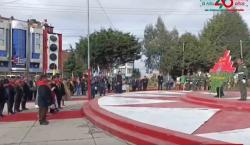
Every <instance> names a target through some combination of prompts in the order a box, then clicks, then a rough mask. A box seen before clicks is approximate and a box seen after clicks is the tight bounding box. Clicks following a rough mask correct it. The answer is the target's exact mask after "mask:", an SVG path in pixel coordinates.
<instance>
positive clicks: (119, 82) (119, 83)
mask: <svg viewBox="0 0 250 145" xmlns="http://www.w3.org/2000/svg"><path fill="white" fill-rule="evenodd" d="M116 83H117V93H120V94H121V93H122V75H121V71H119V72H118V74H117V76H116Z"/></svg>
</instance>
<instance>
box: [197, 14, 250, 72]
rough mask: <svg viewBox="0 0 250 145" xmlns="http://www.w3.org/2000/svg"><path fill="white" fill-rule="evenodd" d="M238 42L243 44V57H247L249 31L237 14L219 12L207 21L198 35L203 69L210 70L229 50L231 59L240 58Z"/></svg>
mask: <svg viewBox="0 0 250 145" xmlns="http://www.w3.org/2000/svg"><path fill="white" fill-rule="evenodd" d="M240 40H243V42H246V43H245V44H244V47H245V48H246V49H244V53H243V54H244V56H247V55H249V53H247V52H249V46H250V45H249V43H247V42H248V41H249V30H248V27H247V24H246V23H245V22H244V20H243V19H242V17H241V16H240V14H239V13H231V12H221V13H219V14H217V15H215V16H213V18H212V19H211V20H210V21H208V23H207V24H206V25H205V26H204V28H203V30H202V32H201V34H200V44H201V52H202V53H201V56H202V58H203V62H201V64H202V65H203V66H204V67H207V69H208V68H210V67H212V66H213V65H214V63H215V61H216V60H217V59H218V58H219V56H221V55H222V53H223V52H224V51H225V49H229V50H230V51H231V54H232V59H233V60H234V59H235V58H239V57H240Z"/></svg>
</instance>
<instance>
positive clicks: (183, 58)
mask: <svg viewBox="0 0 250 145" xmlns="http://www.w3.org/2000/svg"><path fill="white" fill-rule="evenodd" d="M184 52H185V42H183V43H182V75H184V68H185V65H184V64H185V55H184Z"/></svg>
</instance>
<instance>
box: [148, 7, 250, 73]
mask: <svg viewBox="0 0 250 145" xmlns="http://www.w3.org/2000/svg"><path fill="white" fill-rule="evenodd" d="M240 40H242V42H243V54H244V58H245V61H246V62H247V65H248V66H249V68H250V53H249V47H250V39H249V30H248V27H247V24H246V23H245V22H244V21H243V19H242V17H241V16H240V14H239V13H237V12H236V13H230V12H221V13H218V14H216V15H214V16H213V17H212V18H211V19H210V20H209V21H208V22H207V23H206V24H205V25H204V28H203V30H202V31H201V33H200V34H199V36H198V37H197V36H195V35H193V34H191V33H188V32H186V33H184V34H182V35H181V36H179V35H178V31H177V30H176V29H174V30H172V31H169V30H167V28H166V26H165V24H164V22H163V21H162V19H161V18H160V17H159V18H158V20H157V22H156V24H155V25H152V24H151V25H147V26H146V28H145V31H144V41H143V48H144V49H143V53H144V55H145V56H146V57H147V59H146V61H145V64H146V67H147V69H148V70H154V69H157V70H160V72H163V73H166V72H170V73H171V74H172V75H174V76H176V75H180V73H181V70H182V69H185V72H189V71H191V72H193V71H197V70H198V69H201V70H203V71H209V69H210V68H211V67H212V66H213V65H214V63H215V62H216V60H217V59H218V58H219V57H220V56H221V55H222V54H223V52H224V51H225V49H229V50H231V54H232V59H233V60H235V59H236V58H239V57H240ZM183 44H184V50H183ZM183 58H184V62H183Z"/></svg>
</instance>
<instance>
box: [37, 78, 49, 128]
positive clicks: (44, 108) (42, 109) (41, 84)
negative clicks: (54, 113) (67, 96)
mask: <svg viewBox="0 0 250 145" xmlns="http://www.w3.org/2000/svg"><path fill="white" fill-rule="evenodd" d="M40 79H41V80H40V81H38V82H37V85H38V106H39V122H40V125H48V124H49V122H48V121H47V119H46V114H47V112H48V107H49V106H50V105H51V101H52V100H51V99H52V98H51V90H50V88H49V86H48V82H47V76H46V75H41V77H40Z"/></svg>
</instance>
